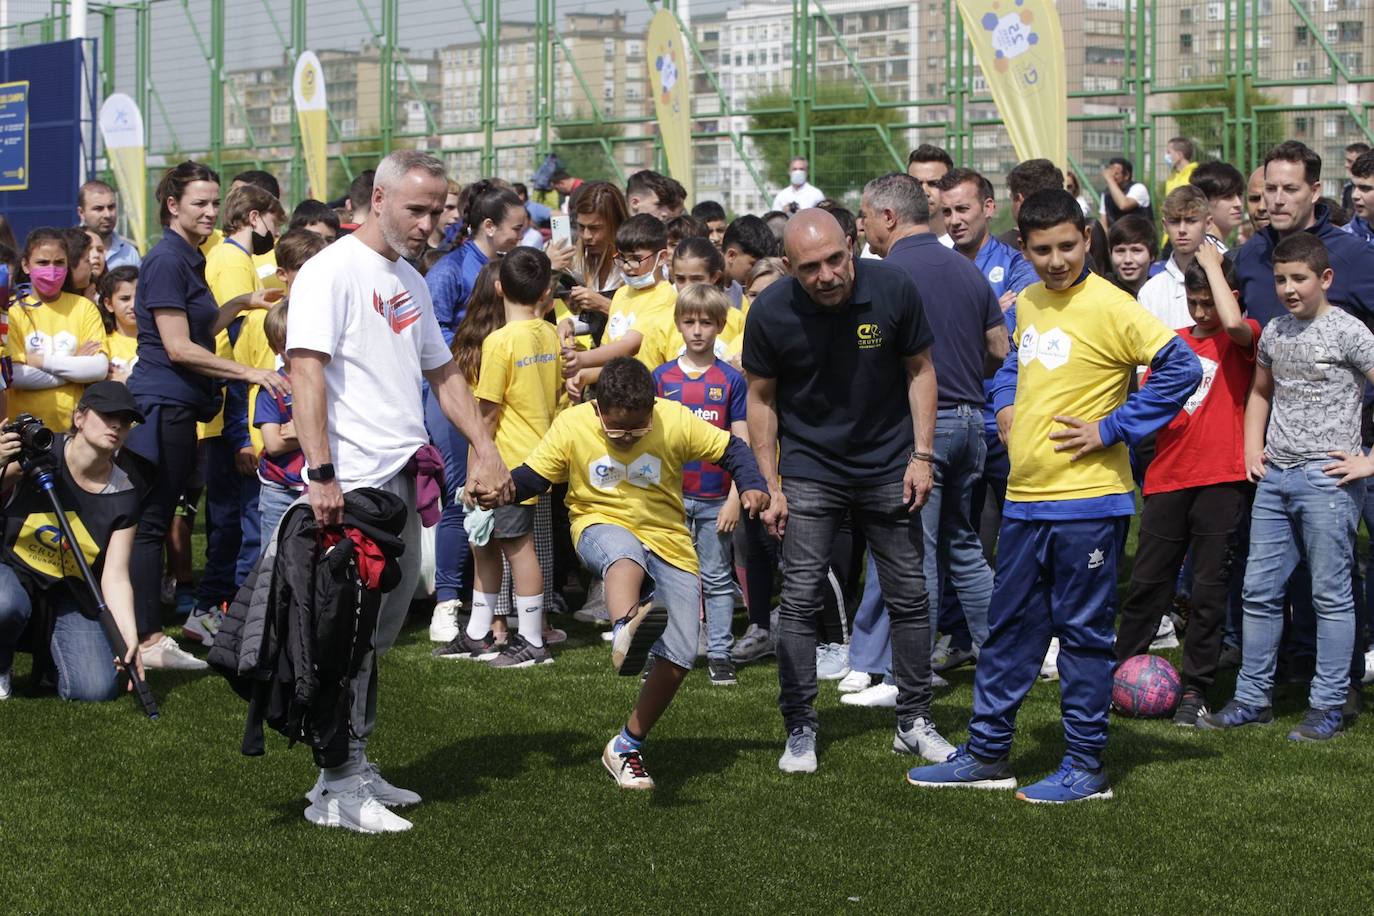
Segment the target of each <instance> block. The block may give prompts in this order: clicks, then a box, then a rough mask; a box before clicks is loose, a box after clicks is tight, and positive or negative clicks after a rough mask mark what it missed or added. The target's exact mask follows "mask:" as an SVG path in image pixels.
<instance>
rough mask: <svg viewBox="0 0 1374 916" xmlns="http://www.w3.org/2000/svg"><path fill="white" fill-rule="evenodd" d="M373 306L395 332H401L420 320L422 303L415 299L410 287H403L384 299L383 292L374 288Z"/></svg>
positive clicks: (392, 331)
mask: <svg viewBox="0 0 1374 916" xmlns="http://www.w3.org/2000/svg"><path fill="white" fill-rule="evenodd" d="M372 307H373V308H374V309H376V310H377V314H378V315H381V316H382V317H383V318H385V319H386V323H387V325H388V326H389V327H390V328H391V333H393V334H399V333H401V332H402V331H404V330H405V329H406V328H408V327H410V326H411V325H412V324H414V323H415V322H416V321H418V320H420V312H421V309H420V303H418V302H416V301H415V299H414V298H413V297H412V296H411V295H410V290H408V289H403V290H401V291H400V292H399V293H397V294H396V295H394V296H392V297H390V298H388V299H383V298H382V294H381V293H379V292H377V291H376V290H375V289H374V290H373V291H372Z"/></svg>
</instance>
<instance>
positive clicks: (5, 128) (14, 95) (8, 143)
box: [0, 80, 29, 191]
mask: <svg viewBox="0 0 1374 916" xmlns="http://www.w3.org/2000/svg"><path fill="white" fill-rule="evenodd" d="M28 188H29V81H28V80H20V81H19V82H16V83H0V191H27V190H28Z"/></svg>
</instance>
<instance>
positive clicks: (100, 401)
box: [76, 382, 143, 423]
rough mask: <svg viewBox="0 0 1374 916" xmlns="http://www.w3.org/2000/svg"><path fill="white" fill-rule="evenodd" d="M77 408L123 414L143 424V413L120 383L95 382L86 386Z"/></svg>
mask: <svg viewBox="0 0 1374 916" xmlns="http://www.w3.org/2000/svg"><path fill="white" fill-rule="evenodd" d="M76 406H77V408H78V409H79V408H83V407H84V408H89V409H90V410H94V411H96V412H97V413H107V414H124V415H125V416H127V417H132V418H133V419H134V420H135V421H137V422H139V423H142V422H143V411H141V410H139V409H138V404H137V403H135V401H134V396H133V395H132V394H130V393H129V389H128V387H127V386H125V385H124V384H123V383H122V382H96V383H95V384H94V385H88V386H86V390H85V391H84V392H83V393H82V395H81V401H80V403H78V404H77V405H76Z"/></svg>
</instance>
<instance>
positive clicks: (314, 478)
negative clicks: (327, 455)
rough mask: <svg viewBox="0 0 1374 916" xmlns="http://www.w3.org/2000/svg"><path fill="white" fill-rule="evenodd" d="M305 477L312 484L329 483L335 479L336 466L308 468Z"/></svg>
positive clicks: (326, 465)
mask: <svg viewBox="0 0 1374 916" xmlns="http://www.w3.org/2000/svg"><path fill="white" fill-rule="evenodd" d="M305 477H306V479H307V480H309V481H310V482H311V483H328V482H329V481H331V480H333V479H334V465H332V464H322V465H320V466H319V467H317V468H306V469H305Z"/></svg>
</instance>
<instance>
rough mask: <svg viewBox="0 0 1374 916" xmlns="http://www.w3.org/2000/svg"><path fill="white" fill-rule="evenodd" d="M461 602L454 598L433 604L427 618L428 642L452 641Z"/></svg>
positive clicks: (456, 627)
mask: <svg viewBox="0 0 1374 916" xmlns="http://www.w3.org/2000/svg"><path fill="white" fill-rule="evenodd" d="M462 606H463V603H462V602H461V601H459V600H458V599H456V598H452V599H449V600H448V601H440V602H439V603H438V604H436V605H434V613H433V614H431V615H430V618H429V641H430V642H453V640H454V638H455V637H456V636H457V635H458V610H459V608H461V607H462Z"/></svg>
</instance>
